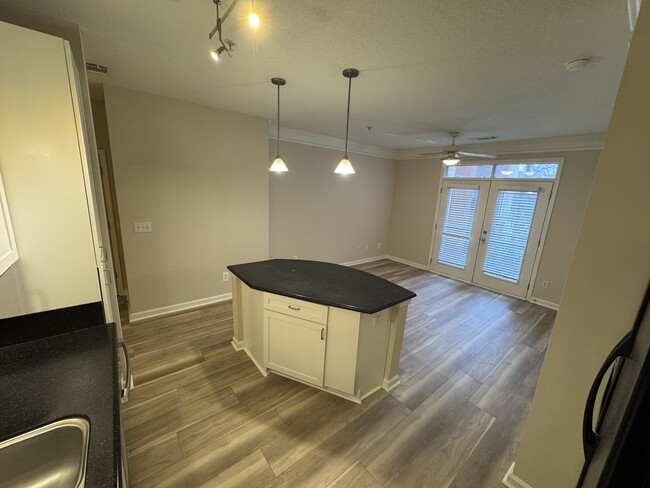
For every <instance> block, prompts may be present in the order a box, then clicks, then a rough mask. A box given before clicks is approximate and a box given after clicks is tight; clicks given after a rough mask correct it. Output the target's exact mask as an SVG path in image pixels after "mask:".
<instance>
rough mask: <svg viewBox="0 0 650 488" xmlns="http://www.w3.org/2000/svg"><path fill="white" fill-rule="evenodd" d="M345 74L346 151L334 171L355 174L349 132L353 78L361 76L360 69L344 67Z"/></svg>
mask: <svg viewBox="0 0 650 488" xmlns="http://www.w3.org/2000/svg"><path fill="white" fill-rule="evenodd" d="M343 76H345V77H346V78H347V79H348V112H347V118H346V122H345V153H344V154H343V159H341V162H340V163H339V165H338V166H337V167H336V169H335V170H334V172H335V173H339V174H342V175H353V174H354V168H353V167H352V163H350V160H349V159H348V133H349V131H350V94H351V93H352V78H356V77H357V76H359V70H358V69H354V68H348V69H344V70H343Z"/></svg>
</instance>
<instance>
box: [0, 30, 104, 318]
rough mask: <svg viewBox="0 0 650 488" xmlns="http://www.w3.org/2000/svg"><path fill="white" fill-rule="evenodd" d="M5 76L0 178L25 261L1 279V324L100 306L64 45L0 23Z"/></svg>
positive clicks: (0, 99) (0, 84) (0, 63)
mask: <svg viewBox="0 0 650 488" xmlns="http://www.w3.org/2000/svg"><path fill="white" fill-rule="evenodd" d="M0 71H1V72H2V73H3V74H2V76H1V77H0V106H1V107H2V110H0V172H1V173H2V178H3V180H4V186H5V190H6V194H7V200H8V205H9V211H10V213H11V217H12V221H13V228H14V232H15V237H16V244H17V247H18V254H19V258H20V259H19V261H18V262H17V263H15V264H14V265H13V266H12V267H11V268H10V269H9V270H8V271H7V272H6V273H5V274H3V275H2V276H1V277H0V317H11V316H15V315H23V314H28V313H33V312H40V311H44V310H50V309H56V308H62V307H69V306H73V305H79V304H83V303H90V302H97V301H99V300H100V299H101V297H100V292H99V283H98V279H97V269H96V264H95V254H94V246H93V240H92V234H91V229H90V221H89V214H88V206H87V201H86V193H85V191H86V190H85V185H84V178H83V172H82V161H81V158H80V155H79V143H78V140H77V127H76V123H75V114H74V111H73V106H72V103H71V99H70V83H69V73H68V69H67V65H66V56H65V52H64V43H63V40H61V39H59V38H55V37H52V36H49V35H46V34H41V33H37V32H34V31H29V30H27V29H23V28H21V27H16V26H14V25H10V24H6V23H2V22H0ZM43 73H48V76H47V77H43V76H42V74H43ZM44 108H46V109H44Z"/></svg>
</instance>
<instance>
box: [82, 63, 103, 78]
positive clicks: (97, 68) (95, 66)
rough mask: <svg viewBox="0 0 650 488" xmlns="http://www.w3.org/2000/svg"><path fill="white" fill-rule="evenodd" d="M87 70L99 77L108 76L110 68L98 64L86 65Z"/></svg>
mask: <svg viewBox="0 0 650 488" xmlns="http://www.w3.org/2000/svg"><path fill="white" fill-rule="evenodd" d="M86 70H87V71H90V72H91V73H96V74H98V75H108V66H104V65H103V64H97V63H86Z"/></svg>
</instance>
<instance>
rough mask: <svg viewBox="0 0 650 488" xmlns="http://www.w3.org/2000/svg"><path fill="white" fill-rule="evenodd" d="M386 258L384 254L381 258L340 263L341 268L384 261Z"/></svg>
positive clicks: (373, 257) (375, 257) (374, 257)
mask: <svg viewBox="0 0 650 488" xmlns="http://www.w3.org/2000/svg"><path fill="white" fill-rule="evenodd" d="M386 258H388V256H386V255H385V254H384V255H382V256H372V257H370V258H363V259H357V260H356V261H348V262H347V263H341V266H356V265H357V264H365V263H372V262H373V261H379V260H381V259H386Z"/></svg>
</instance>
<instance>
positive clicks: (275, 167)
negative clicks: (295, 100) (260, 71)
mask: <svg viewBox="0 0 650 488" xmlns="http://www.w3.org/2000/svg"><path fill="white" fill-rule="evenodd" d="M271 83H273V84H274V85H275V86H277V87H278V139H277V145H276V148H277V156H276V157H275V159H274V160H273V164H271V167H270V168H269V171H273V172H274V173H286V172H287V171H289V168H287V165H286V164H284V161H282V157H281V156H280V87H281V86H283V85H286V84H287V80H285V79H284V78H271Z"/></svg>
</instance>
